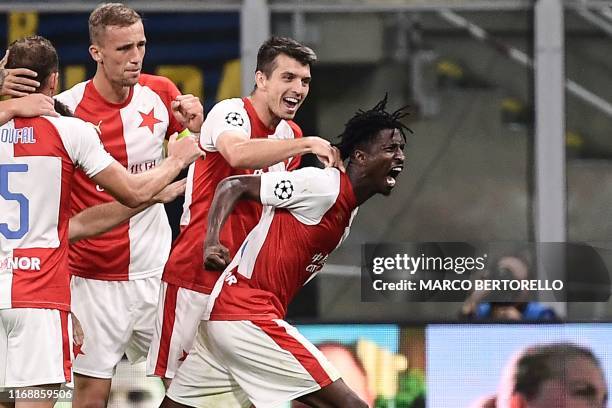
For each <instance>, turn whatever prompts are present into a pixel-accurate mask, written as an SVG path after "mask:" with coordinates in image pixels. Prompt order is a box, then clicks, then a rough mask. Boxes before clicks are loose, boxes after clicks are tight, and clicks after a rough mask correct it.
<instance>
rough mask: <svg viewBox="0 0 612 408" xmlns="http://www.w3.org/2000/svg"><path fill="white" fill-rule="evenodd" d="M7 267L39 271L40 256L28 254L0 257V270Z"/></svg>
mask: <svg viewBox="0 0 612 408" xmlns="http://www.w3.org/2000/svg"><path fill="white" fill-rule="evenodd" d="M8 269H19V270H23V271H40V258H36V257H29V256H21V257H18V256H15V257H5V258H0V271H5V270H8Z"/></svg>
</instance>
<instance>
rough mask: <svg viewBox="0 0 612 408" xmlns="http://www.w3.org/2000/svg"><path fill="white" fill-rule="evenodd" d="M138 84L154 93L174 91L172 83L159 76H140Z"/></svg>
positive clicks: (174, 86)
mask: <svg viewBox="0 0 612 408" xmlns="http://www.w3.org/2000/svg"><path fill="white" fill-rule="evenodd" d="M138 84H139V85H141V86H146V87H148V88H151V89H152V90H153V91H156V92H167V91H168V90H173V89H176V85H175V84H174V82H172V81H171V80H170V79H168V78H166V77H164V76H160V75H151V74H140V79H139V80H138Z"/></svg>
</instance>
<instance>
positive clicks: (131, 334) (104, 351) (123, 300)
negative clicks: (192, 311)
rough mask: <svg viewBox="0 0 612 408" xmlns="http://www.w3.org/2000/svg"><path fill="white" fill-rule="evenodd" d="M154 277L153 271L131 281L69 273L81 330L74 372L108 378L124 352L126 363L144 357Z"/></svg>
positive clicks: (150, 324) (154, 293) (153, 305)
mask: <svg viewBox="0 0 612 408" xmlns="http://www.w3.org/2000/svg"><path fill="white" fill-rule="evenodd" d="M159 283H160V278H159V277H157V276H152V277H149V278H145V279H137V280H132V281H103V280H95V279H86V278H81V277H79V276H73V277H72V281H71V282H70V288H71V290H72V312H73V313H74V314H75V316H76V317H77V319H79V321H80V322H81V326H82V327H83V333H84V335H85V338H84V340H83V346H82V347H81V349H80V350H78V351H76V353H75V354H76V356H75V361H74V372H75V373H77V374H83V375H87V376H90V377H95V378H112V377H113V374H114V373H115V366H116V365H117V364H118V363H119V361H121V358H122V357H123V354H124V353H125V355H126V356H127V357H128V360H130V362H131V363H132V364H133V363H137V362H139V361H143V360H144V359H145V358H146V357H147V353H148V351H149V345H150V344H151V337H152V335H153V326H154V324H155V310H156V309H157V299H158V296H159Z"/></svg>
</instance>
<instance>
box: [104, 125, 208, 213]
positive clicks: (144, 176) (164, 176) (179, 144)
mask: <svg viewBox="0 0 612 408" xmlns="http://www.w3.org/2000/svg"><path fill="white" fill-rule="evenodd" d="M203 156H204V152H202V151H201V150H200V149H199V148H198V145H197V143H196V141H195V139H194V138H193V137H184V138H182V139H181V140H177V135H176V134H174V135H173V136H172V137H171V138H170V141H169V143H168V157H167V158H166V159H165V160H164V161H163V162H162V163H161V165H159V166H157V167H155V168H154V169H152V170H149V171H146V172H144V173H140V174H129V173H128V172H127V170H126V169H125V168H124V167H123V166H121V165H120V164H119V163H117V162H114V163H112V164H111V165H110V166H108V167H106V168H105V169H104V170H102V171H101V172H99V173H98V174H96V175H95V176H93V177H92V180H93V181H94V182H95V183H96V184H98V185H100V186H102V187H103V188H104V189H105V190H106V191H107V192H108V193H109V194H110V195H112V196H113V197H114V198H116V199H117V200H118V201H119V202H120V203H121V204H124V205H126V206H128V207H131V208H136V207H139V206H141V205H143V204H147V203H148V202H149V201H150V200H151V199H152V198H153V197H154V196H155V195H156V194H157V193H159V192H160V191H161V190H162V189H163V188H164V187H165V186H167V185H168V184H169V183H170V182H172V180H174V178H175V177H176V176H177V175H178V174H179V172H180V171H181V170H182V169H183V168H184V167H186V166H187V165H189V164H190V163H192V162H193V161H195V160H196V159H198V158H200V157H203Z"/></svg>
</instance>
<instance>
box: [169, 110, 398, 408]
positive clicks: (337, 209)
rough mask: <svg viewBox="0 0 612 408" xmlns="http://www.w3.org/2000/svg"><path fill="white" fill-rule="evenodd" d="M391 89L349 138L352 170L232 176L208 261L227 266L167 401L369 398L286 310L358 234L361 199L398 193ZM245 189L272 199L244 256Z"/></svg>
mask: <svg viewBox="0 0 612 408" xmlns="http://www.w3.org/2000/svg"><path fill="white" fill-rule="evenodd" d="M385 106H386V98H385V99H384V100H383V101H381V102H380V103H379V104H377V105H376V106H375V107H374V108H373V109H372V110H369V111H366V112H363V111H359V112H358V113H357V114H356V115H355V116H354V117H353V118H352V119H351V120H350V121H349V122H348V123H347V125H346V128H345V131H344V133H343V134H342V136H341V142H340V145H339V148H340V151H341V153H342V157H343V158H348V166H347V171H346V173H342V172H341V171H339V170H338V169H335V168H327V169H324V170H322V169H318V168H304V169H301V170H297V171H294V172H269V173H264V174H262V175H248V176H246V175H243V176H235V177H230V178H228V179H225V180H224V181H223V182H221V183H220V184H219V186H218V188H217V191H216V192H215V198H214V200H213V203H212V207H211V210H210V213H209V218H208V234H207V237H206V264H207V266H208V267H209V268H211V269H212V268H225V271H224V273H223V274H222V275H221V277H220V278H219V280H218V281H217V282H216V284H215V287H214V289H213V291H212V294H211V299H210V301H209V303H208V306H207V315H208V316H209V321H203V322H202V323H201V324H200V326H199V329H198V337H197V339H196V344H195V346H194V348H193V349H192V350H191V352H190V354H189V355H188V356H187V359H186V360H185V362H184V363H183V364H182V365H181V367H180V368H179V370H178V373H177V375H176V376H175V377H174V380H173V381H172V384H171V385H170V388H169V389H168V393H167V397H166V399H165V400H164V402H163V403H162V406H163V407H180V406H191V407H202V406H214V401H217V400H218V399H219V398H222V397H224V396H226V397H227V398H228V399H229V398H231V401H232V402H231V405H230V404H229V403H226V405H224V406H242V407H247V406H250V404H251V403H252V404H253V405H255V406H256V407H276V406H279V405H281V404H282V403H284V402H287V401H290V400H293V399H298V400H300V401H302V402H304V403H306V404H308V405H311V406H317V407H318V406H325V407H338V408H346V407H365V406H367V405H366V404H365V403H364V402H363V401H361V400H360V399H359V397H357V395H356V394H355V393H354V392H352V391H351V390H350V389H349V388H348V387H347V386H346V384H345V383H344V382H343V381H342V380H341V379H340V378H339V375H338V374H337V372H336V370H335V369H334V367H333V366H332V365H331V364H330V363H329V361H328V360H327V359H326V358H325V357H324V356H323V354H322V353H321V352H320V351H319V350H317V349H316V347H315V346H314V345H312V344H311V343H310V342H308V341H307V340H306V339H305V338H304V337H303V336H301V335H300V333H298V332H297V330H296V329H295V328H294V327H292V326H291V325H289V324H288V323H287V322H285V321H284V320H283V318H284V316H285V313H286V310H287V306H288V304H289V302H290V301H291V299H292V298H293V297H294V295H295V294H296V293H297V292H298V291H299V289H300V288H301V287H302V286H303V285H304V284H305V283H306V282H308V281H309V280H310V279H312V278H313V277H314V275H315V274H316V273H317V272H318V271H319V270H320V269H321V268H322V267H323V264H324V263H325V261H326V259H327V257H328V254H329V253H330V252H331V251H333V250H334V249H335V248H336V247H337V246H338V245H339V244H340V243H341V242H342V240H343V239H344V238H345V237H346V235H347V234H348V228H349V226H350V223H351V220H352V218H353V216H354V215H355V212H356V210H357V206H359V205H361V204H362V203H364V202H365V201H366V200H368V199H369V198H370V197H372V196H373V195H375V194H379V193H380V194H384V195H388V194H390V193H391V190H392V189H393V187H394V186H395V179H396V177H397V176H398V174H399V173H400V172H401V171H402V169H403V163H404V153H403V151H402V150H403V148H404V141H405V135H404V129H405V127H404V125H403V124H402V123H401V122H400V121H399V119H400V118H401V117H402V116H403V115H404V114H403V113H402V111H401V110H399V111H396V112H394V113H388V112H386V111H385ZM240 199H250V200H255V201H256V202H260V203H262V204H264V205H265V207H264V210H263V215H262V217H261V220H260V221H259V223H258V224H257V226H256V227H255V228H254V229H253V230H252V231H251V232H250V233H249V234H248V236H247V238H246V239H245V241H244V242H243V243H242V245H241V247H240V248H239V250H238V252H237V254H236V256H235V257H234V258H233V260H232V261H231V263H230V264H229V265H228V266H227V267H226V265H227V263H228V261H229V259H230V258H229V251H228V249H227V248H226V247H224V246H223V245H222V243H220V241H219V237H220V231H221V229H222V228H223V224H224V222H225V220H226V218H227V216H228V214H229V213H230V212H231V211H232V208H233V207H234V205H235V204H236V203H237V202H238V201H239V200H240Z"/></svg>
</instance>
